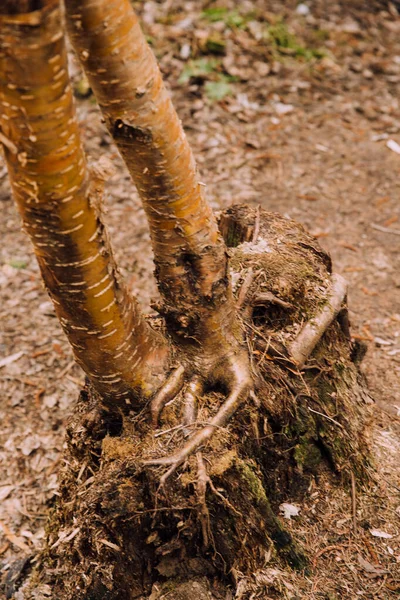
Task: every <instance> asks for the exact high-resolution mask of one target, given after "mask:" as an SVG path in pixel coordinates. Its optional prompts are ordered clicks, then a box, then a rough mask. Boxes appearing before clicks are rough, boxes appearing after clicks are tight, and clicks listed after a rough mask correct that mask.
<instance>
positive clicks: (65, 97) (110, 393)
mask: <svg viewBox="0 0 400 600" xmlns="http://www.w3.org/2000/svg"><path fill="white" fill-rule="evenodd" d="M27 4H28V3H27V2H22V1H21V0H20V1H19V2H15V3H14V8H13V10H12V11H11V14H10V12H9V14H7V13H6V14H1V13H2V12H3V11H4V12H6V9H7V6H5V7H0V73H1V77H0V94H1V102H2V111H1V114H0V127H1V132H2V133H1V137H0V141H1V142H2V143H3V147H4V152H5V158H6V161H7V166H8V172H9V176H10V180H11V184H12V188H13V193H14V198H15V200H16V202H17V206H18V209H19V211H20V213H21V216H22V219H23V225H24V228H25V230H26V231H27V233H28V234H29V236H30V238H31V241H32V243H33V246H34V250H35V254H36V257H37V260H38V263H39V266H40V270H41V273H42V277H43V280H44V282H45V285H46V287H47V290H48V292H49V295H50V297H51V299H52V301H53V304H54V308H55V311H56V313H57V316H58V318H59V320H60V323H61V325H62V327H63V329H64V331H65V333H66V335H67V337H68V339H69V341H70V343H71V345H72V348H73V351H74V355H75V358H76V360H77V362H78V363H79V364H80V365H81V367H82V368H83V369H84V371H85V372H86V374H87V375H88V377H89V379H90V380H91V381H92V383H93V385H94V386H95V387H96V389H97V390H98V392H99V393H101V395H102V397H103V400H104V402H106V403H107V402H111V403H112V404H113V405H115V404H119V405H120V406H122V407H123V406H126V404H128V405H129V406H130V405H131V404H134V405H137V403H138V400H139V399H140V401H142V400H143V396H146V395H149V394H152V393H153V392H154V388H155V387H157V386H159V385H160V383H161V379H160V377H159V376H160V374H162V375H164V368H163V367H164V362H165V354H166V344H165V342H164V340H163V338H162V337H161V335H158V334H156V333H155V332H154V331H153V329H152V328H151V327H149V325H148V324H147V323H146V322H145V320H144V319H143V317H142V315H141V314H140V309H139V307H138V305H137V304H136V301H135V299H134V298H132V297H131V296H130V295H129V294H128V292H127V290H126V288H125V285H124V283H123V282H122V281H121V277H120V276H119V273H118V269H117V266H116V264H115V261H114V259H113V254H112V249H111V245H110V242H109V239H108V235H107V231H106V228H105V226H104V223H103V217H102V210H101V204H102V191H103V185H104V179H106V178H107V176H108V174H107V172H106V170H105V169H104V166H103V168H102V165H101V164H99V165H96V166H95V167H94V168H93V169H92V170H89V169H88V166H87V163H86V158H85V155H84V151H83V148H82V144H81V141H80V134H79V125H78V121H77V119H76V115H75V109H74V103H73V96H72V90H71V86H70V82H69V77H68V65H67V53H66V48H65V40H64V35H63V28H62V12H61V8H60V6H59V2H58V0H45V1H43V2H41V3H39V4H41V5H42V8H41V10H35V9H33V12H29V6H27ZM31 4H32V5H35V6H36V4H37V3H34V2H32V3H31ZM17 9H18V10H17ZM14 12H18V13H19V14H17V15H14ZM163 354H164V357H163ZM163 358H164V360H163ZM157 371H158V373H157Z"/></svg>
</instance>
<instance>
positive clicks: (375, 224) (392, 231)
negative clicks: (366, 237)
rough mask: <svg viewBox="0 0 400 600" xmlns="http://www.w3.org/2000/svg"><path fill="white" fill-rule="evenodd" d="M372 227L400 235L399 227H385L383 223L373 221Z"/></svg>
mask: <svg viewBox="0 0 400 600" xmlns="http://www.w3.org/2000/svg"><path fill="white" fill-rule="evenodd" d="M371 227H372V229H376V230H377V231H382V233H393V235H400V231H399V230H398V229H390V227H383V225H377V223H371Z"/></svg>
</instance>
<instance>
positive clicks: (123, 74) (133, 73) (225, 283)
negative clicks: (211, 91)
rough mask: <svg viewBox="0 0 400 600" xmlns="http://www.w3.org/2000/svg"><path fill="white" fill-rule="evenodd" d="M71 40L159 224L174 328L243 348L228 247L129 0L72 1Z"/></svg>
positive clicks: (161, 272) (187, 341)
mask: <svg viewBox="0 0 400 600" xmlns="http://www.w3.org/2000/svg"><path fill="white" fill-rule="evenodd" d="M65 4H66V9H67V23H68V28H69V32H70V35H71V39H72V41H73V43H74V46H75V48H76V50H77V53H78V55H79V57H80V59H81V61H82V64H83V66H84V68H85V70H86V73H87V75H88V78H89V81H90V84H91V86H92V88H93V90H94V93H95V95H96V98H97V100H98V102H99V104H100V107H101V109H102V112H103V114H104V117H105V120H106V123H107V126H108V128H109V130H110V132H111V133H112V135H113V137H114V139H115V141H116V143H117V144H118V147H119V149H120V152H121V154H122V156H123V158H124V159H125V162H126V164H127V166H128V169H129V170H130V172H131V174H132V177H133V179H134V181H135V183H136V186H137V188H138V191H139V194H140V196H141V198H142V201H143V204H144V208H145V211H146V214H147V217H148V220H149V224H150V231H151V238H152V244H153V250H154V254H155V263H156V276H157V279H158V283H159V288H160V292H161V294H162V296H163V299H164V302H165V304H164V314H165V316H166V320H167V326H168V329H169V331H170V333H171V334H172V335H173V336H174V337H175V339H177V340H178V341H179V344H180V346H181V347H182V346H183V345H184V346H185V347H186V351H189V352H190V348H191V347H192V350H193V352H191V354H192V357H193V358H195V357H196V356H197V355H198V354H199V347H200V346H201V352H202V355H203V357H204V354H206V355H209V356H210V357H214V359H215V358H217V356H218V355H219V356H221V355H226V354H227V353H229V352H231V350H232V349H234V351H235V352H236V351H237V347H238V339H239V338H240V335H239V334H238V330H237V327H236V321H235V310H234V305H233V299H232V293H231V286H230V281H229V273H228V263H227V256H226V251H225V245H224V243H223V241H222V238H221V236H220V234H219V232H218V228H217V223H216V220H215V217H214V215H213V213H212V210H211V208H210V207H209V205H208V204H207V202H206V199H205V197H204V187H203V186H202V185H201V184H200V182H199V180H198V177H197V173H196V166H195V162H194V159H193V155H192V153H191V150H190V147H189V144H188V142H187V139H186V136H185V134H184V132H183V128H182V125H181V122H180V120H179V118H178V116H177V114H176V112H175V110H174V107H173V105H172V102H171V99H170V96H169V94H168V92H167V90H166V88H165V86H164V84H163V82H162V78H161V74H160V71H159V68H158V66H157V63H156V60H155V57H154V55H153V53H152V51H151V49H150V48H149V46H148V44H147V42H146V39H145V37H144V35H143V33H142V31H141V28H140V25H139V23H138V20H137V17H136V15H135V14H134V11H133V9H132V6H131V4H130V2H129V0H113V1H112V2H110V1H109V0H96V1H93V0H66V2H65Z"/></svg>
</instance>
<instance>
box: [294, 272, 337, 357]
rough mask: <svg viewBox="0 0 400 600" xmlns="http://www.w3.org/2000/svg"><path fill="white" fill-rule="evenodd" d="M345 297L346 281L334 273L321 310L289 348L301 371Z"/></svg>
mask: <svg viewBox="0 0 400 600" xmlns="http://www.w3.org/2000/svg"><path fill="white" fill-rule="evenodd" d="M346 295H347V281H346V280H345V279H344V278H343V277H342V276H341V275H338V274H336V273H333V274H332V275H331V289H330V291H329V294H328V298H327V300H326V304H325V305H324V306H323V308H322V309H321V310H320V311H319V312H318V313H317V314H316V315H315V316H314V317H313V318H312V319H310V321H308V322H307V323H306V324H305V325H304V327H303V328H302V330H301V331H300V333H299V335H298V336H297V337H296V339H295V340H294V341H293V342H292V344H291V345H290V347H289V352H290V354H291V356H292V358H293V359H294V361H295V363H296V365H297V367H298V368H299V369H301V368H302V367H303V366H304V364H305V363H306V361H307V359H308V358H309V356H310V355H311V353H312V352H313V350H314V348H315V346H316V345H317V344H318V342H319V341H320V339H321V337H322V336H323V334H324V333H325V331H326V330H327V329H328V327H329V325H330V324H331V323H332V321H333V320H334V319H335V318H336V317H337V315H338V313H339V311H340V309H341V308H342V305H343V302H344V301H345V299H346Z"/></svg>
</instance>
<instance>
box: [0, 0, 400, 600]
mask: <svg viewBox="0 0 400 600" xmlns="http://www.w3.org/2000/svg"><path fill="white" fill-rule="evenodd" d="M138 4H140V5H141V6H140V8H141V12H142V16H143V20H144V23H145V27H146V31H147V34H148V36H149V40H150V41H151V43H152V44H153V47H154V50H155V52H156V54H157V55H158V56H159V57H160V59H161V64H162V68H163V71H164V73H165V76H166V78H167V80H168V82H169V85H170V87H171V90H172V93H173V96H174V100H175V103H176V106H177V108H178V111H179V114H180V116H181V118H182V120H183V122H184V125H185V127H186V130H187V133H188V136H189V138H190V141H191V143H192V146H193V149H194V152H195V155H196V158H197V161H198V165H199V169H200V172H201V177H202V180H203V181H204V183H205V184H206V185H207V192H208V197H209V199H210V201H211V203H212V204H213V206H214V207H215V208H216V209H217V208H220V207H226V206H229V205H230V204H232V203H239V202H248V203H260V204H262V206H264V207H265V208H267V209H268V210H273V211H279V212H281V213H283V214H287V215H289V216H290V217H293V218H294V219H296V220H298V221H300V222H301V223H303V224H304V225H305V226H306V227H307V228H308V229H309V230H310V231H311V232H313V233H314V234H315V235H316V236H317V237H318V238H319V239H320V242H321V243H322V244H323V246H324V247H326V248H327V249H328V250H329V251H330V252H331V254H332V256H333V259H334V265H335V269H336V270H337V271H339V272H341V273H343V274H345V275H346V277H347V278H348V280H349V283H350V295H349V304H350V311H351V318H352V326H353V335H354V337H355V338H358V339H362V340H365V342H366V343H367V345H368V352H367V355H366V358H365V360H364V362H363V367H362V368H363V370H364V372H365V374H366V377H367V379H368V383H369V387H370V390H371V393H372V395H373V397H374V399H375V401H376V410H375V426H374V434H373V438H374V448H375V456H376V463H377V468H378V477H377V483H376V485H375V486H374V487H373V488H371V489H368V490H361V489H358V488H357V489H356V492H355V494H353V498H352V497H351V496H352V495H351V494H350V493H349V492H348V491H346V490H343V489H341V488H340V487H339V489H336V490H332V489H331V488H330V486H329V484H328V483H324V482H321V483H320V484H319V485H318V486H317V485H316V486H314V487H313V489H310V491H309V495H308V497H307V498H306V499H305V500H304V503H303V505H302V506H300V508H301V511H300V514H299V516H297V517H295V518H294V519H292V521H291V524H290V526H291V528H292V530H293V532H295V534H296V535H297V536H298V537H299V539H301V540H302V541H303V543H304V544H305V545H306V546H308V547H309V549H310V552H311V555H312V557H313V560H314V565H315V570H314V574H313V575H312V576H311V577H308V578H307V577H302V576H295V575H293V574H291V573H289V572H288V573H280V572H277V571H276V570H274V568H273V565H271V566H270V568H269V570H268V573H269V577H270V578H271V581H272V582H275V583H273V585H275V587H276V589H277V591H278V592H279V593H280V594H281V595H280V597H282V598H292V599H294V598H304V599H306V598H307V599H308V598H310V599H314V598H315V599H317V598H318V599H326V600H334V599H339V598H343V599H348V600H350V599H351V600H353V599H355V598H363V599H373V598H374V599H375V598H378V599H379V598H380V599H382V600H385V599H388V600H389V599H390V598H395V597H397V596H398V594H399V591H400V525H399V518H400V478H399V464H400V437H399V431H400V385H399V376H400V269H399V267H400V207H399V200H398V196H399V186H400V179H399V176H398V171H399V167H400V154H399V153H400V146H398V145H397V144H400V104H399V97H400V93H399V92H400V36H399V34H400V17H399V16H398V15H397V13H396V10H395V6H394V5H390V4H389V8H388V9H386V10H385V11H383V10H379V7H378V5H384V4H385V3H384V2H381V3H380V2H375V3H374V2H368V1H367V0H365V2H362V1H361V0H357V1H356V0H353V1H352V0H347V1H345V0H343V1H342V2H333V3H332V2H327V1H324V0H313V1H312V0H309V1H308V2H306V3H305V4H304V5H302V6H303V7H304V6H306V8H298V9H297V11H296V10H295V8H296V4H297V2H294V1H292V0H289V1H286V2H285V1H283V0H282V1H270V2H265V1H262V0H259V1H243V2H234V1H232V2H228V1H224V2H222V1H221V2H218V3H216V2H210V1H207V2H202V3H201V2H200V1H198V2H195V1H193V2H184V1H183V0H167V1H164V2H159V3H156V2H145V3H138ZM266 6H268V8H267V9H266V8H265V7H266ZM386 6H387V5H386ZM216 7H222V8H224V7H225V8H226V10H220V11H219V12H218V11H217V10H216ZM307 9H308V10H307ZM204 10H205V11H206V12H205V13H204V12H202V11H204ZM300 13H306V14H300ZM73 72H74V79H75V82H76V86H77V88H79V90H80V91H81V90H82V88H83V87H84V86H83V84H82V81H81V75H80V74H79V72H78V71H77V69H76V66H73ZM179 78H180V79H179ZM79 90H78V91H79ZM78 109H79V115H80V118H81V123H82V131H83V134H84V136H85V141H86V146H87V149H88V151H89V154H90V157H91V159H92V160H96V159H98V158H99V157H100V156H102V155H107V156H109V157H110V158H111V159H112V160H113V161H114V163H115V166H116V172H115V175H114V176H113V177H112V178H111V179H110V180H109V182H108V185H107V199H106V205H107V208H108V215H107V221H108V224H109V228H110V230H111V235H112V238H113V240H114V242H115V249H116V254H117V258H118V259H119V261H120V263H121V265H122V267H123V272H124V274H125V276H126V277H127V279H128V281H129V284H130V286H131V288H132V290H133V292H135V293H137V294H138V295H139V297H140V298H141V300H142V301H143V302H144V303H145V304H146V305H147V306H148V304H149V299H150V297H151V296H154V295H155V293H156V291H155V286H154V282H153V281H152V278H151V271H152V263H151V254H150V249H149V236H148V232H147V228H146V223H145V220H144V213H143V211H142V210H141V208H140V205H139V201H138V197H137V194H136V191H135V190H134V189H133V187H132V185H131V183H130V181H129V177H128V176H127V174H126V171H125V170H124V168H123V167H122V163H121V160H120V159H119V158H118V156H117V154H116V150H115V148H114V147H113V146H112V144H111V142H110V138H109V136H108V135H107V133H106V132H105V131H104V129H103V127H102V125H101V123H100V119H99V116H98V113H97V109H96V107H95V105H94V103H93V101H92V99H91V98H88V99H79V100H78ZM0 184H1V185H0V206H1V209H2V219H1V223H0V231H1V238H2V244H1V249H0V288H1V304H0V318H1V323H2V325H1V337H0V389H1V394H2V403H1V409H0V461H1V467H0V568H1V569H2V571H3V573H4V574H5V575H6V573H7V571H8V570H9V568H10V563H11V562H12V561H13V560H14V559H15V558H16V557H18V558H22V557H24V556H25V555H27V554H32V553H34V552H35V551H36V550H37V549H38V548H39V547H40V545H41V543H42V542H43V539H44V528H45V524H46V512H47V510H48V507H49V506H51V505H52V504H53V503H54V500H55V496H56V495H57V482H56V478H57V469H58V465H59V463H60V453H61V450H62V444H63V432H64V424H65V421H66V417H67V415H68V412H69V410H70V406H71V403H73V401H74V399H75V398H76V396H77V394H78V391H79V388H80V387H81V384H82V380H83V376H82V372H81V371H80V370H79V369H78V367H76V366H75V365H74V363H73V360H72V354H71V351H70V349H69V347H68V344H67V342H66V341H65V339H64V336H63V334H62V332H61V330H60V328H59V326H58V324H57V322H56V319H55V316H54V313H53V310H52V307H51V304H50V303H49V301H48V298H47V296H46V293H45V292H44V290H43V287H42V284H41V281H40V276H39V273H38V269H37V266H36V263H35V260H34V258H33V256H32V250H31V246H30V244H29V241H28V239H27V238H26V236H25V235H24V234H23V232H21V226H20V221H19V218H18V215H17V213H16V209H15V207H14V206H13V203H12V200H11V198H10V190H9V186H8V182H7V175H6V170H5V167H4V165H3V163H2V162H0ZM287 500H288V502H290V498H288V499H287ZM352 500H353V502H354V503H355V508H354V511H353V509H352ZM355 523H356V525H357V527H356V528H355ZM371 531H372V533H371ZM382 536H384V537H382ZM1 593H2V592H1V591H0V597H1ZM254 597H257V596H254Z"/></svg>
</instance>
